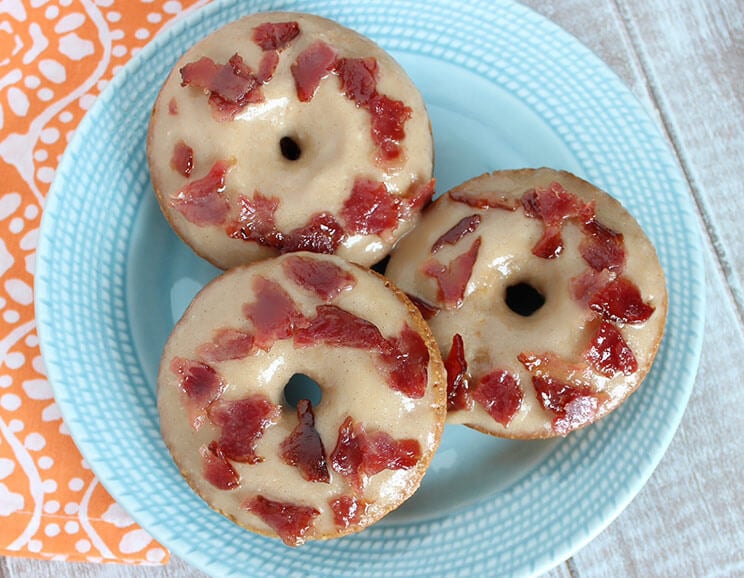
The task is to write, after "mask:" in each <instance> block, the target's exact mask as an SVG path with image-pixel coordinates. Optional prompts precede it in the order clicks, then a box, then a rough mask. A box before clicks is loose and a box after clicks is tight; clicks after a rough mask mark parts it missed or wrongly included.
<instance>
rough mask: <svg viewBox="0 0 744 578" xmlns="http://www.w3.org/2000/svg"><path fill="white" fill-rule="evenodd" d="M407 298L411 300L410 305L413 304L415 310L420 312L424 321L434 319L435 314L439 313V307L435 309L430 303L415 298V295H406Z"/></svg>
mask: <svg viewBox="0 0 744 578" xmlns="http://www.w3.org/2000/svg"><path fill="white" fill-rule="evenodd" d="M406 295H407V296H408V298H409V299H410V300H411V303H413V304H414V305H415V306H416V308H417V309H418V310H419V311H420V312H421V316H422V317H423V318H424V319H426V320H427V321H428V320H429V319H431V318H432V317H434V316H435V315H436V314H437V313H439V311H440V309H439V307H436V306H435V305H432V304H431V303H427V302H426V301H424V300H423V299H420V298H419V297H416V296H415V295H411V294H410V293H406Z"/></svg>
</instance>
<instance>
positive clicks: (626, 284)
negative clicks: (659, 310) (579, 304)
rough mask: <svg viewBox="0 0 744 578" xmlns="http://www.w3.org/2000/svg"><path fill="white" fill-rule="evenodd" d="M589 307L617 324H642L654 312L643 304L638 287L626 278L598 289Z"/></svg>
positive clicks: (619, 278) (646, 304)
mask: <svg viewBox="0 0 744 578" xmlns="http://www.w3.org/2000/svg"><path fill="white" fill-rule="evenodd" d="M589 307H590V308H591V309H592V310H593V311H596V312H598V313H599V314H600V315H602V317H604V318H605V319H608V320H610V321H615V322H617V323H631V324H632V323H643V322H644V321H647V320H648V318H649V317H651V315H652V314H653V312H654V311H655V308H654V307H652V306H651V305H649V304H648V303H645V302H644V301H643V297H642V296H641V291H640V289H638V286H637V285H636V284H635V283H633V282H632V281H631V280H630V279H628V278H626V277H618V278H617V279H615V280H614V281H612V282H610V283H609V284H607V285H605V286H604V287H603V288H602V289H600V290H599V291H598V292H597V293H595V294H594V296H593V297H592V298H591V301H589Z"/></svg>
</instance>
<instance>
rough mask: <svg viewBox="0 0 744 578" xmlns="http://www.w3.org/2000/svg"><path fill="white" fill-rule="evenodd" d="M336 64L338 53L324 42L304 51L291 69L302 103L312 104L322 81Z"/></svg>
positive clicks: (319, 41) (315, 43)
mask: <svg viewBox="0 0 744 578" xmlns="http://www.w3.org/2000/svg"><path fill="white" fill-rule="evenodd" d="M335 64H336V51H335V50H334V49H333V48H331V47H330V46H329V45H328V44H326V43H325V42H323V41H322V40H318V41H316V42H314V43H313V44H311V45H310V46H308V47H307V48H306V49H305V50H303V51H302V52H301V53H300V54H299V56H297V60H296V61H295V62H294V63H293V64H292V66H291V67H290V69H291V71H292V76H293V77H294V80H295V86H296V88H297V98H299V99H300V102H310V101H311V100H312V98H313V96H315V91H316V90H318V86H320V81H321V80H323V79H324V78H325V77H326V76H328V75H329V74H330V73H331V72H332V71H333V68H334V66H335Z"/></svg>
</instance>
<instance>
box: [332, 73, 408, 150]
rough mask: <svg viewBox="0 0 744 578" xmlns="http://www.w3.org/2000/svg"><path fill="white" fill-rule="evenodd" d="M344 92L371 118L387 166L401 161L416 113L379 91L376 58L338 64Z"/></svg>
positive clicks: (374, 133)
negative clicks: (408, 123) (407, 126)
mask: <svg viewBox="0 0 744 578" xmlns="http://www.w3.org/2000/svg"><path fill="white" fill-rule="evenodd" d="M334 72H335V73H336V74H337V75H338V77H339V81H340V83H341V89H342V90H343V91H344V94H345V95H346V96H347V98H349V99H350V100H352V101H354V103H355V104H356V105H357V106H358V107H360V108H363V109H365V110H366V111H367V112H369V114H370V121H371V134H372V142H374V144H375V146H376V147H377V158H378V161H380V162H381V163H383V164H387V163H390V162H392V161H398V160H400V158H401V155H402V149H401V147H400V143H401V141H402V140H403V139H404V138H405V136H406V133H405V123H406V121H408V120H410V119H411V117H412V116H413V110H412V109H411V108H410V107H408V106H406V105H405V104H404V103H403V102H401V101H400V100H394V99H392V98H390V97H388V96H386V95H384V94H380V93H379V92H378V91H377V76H378V66H377V60H375V59H374V58H342V59H339V60H338V62H337V63H336V66H335V69H334Z"/></svg>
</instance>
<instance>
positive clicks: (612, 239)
mask: <svg viewBox="0 0 744 578" xmlns="http://www.w3.org/2000/svg"><path fill="white" fill-rule="evenodd" d="M583 230H584V234H585V236H584V238H583V239H582V240H581V243H580V244H579V252H580V253H581V256H582V257H583V258H584V261H586V262H587V263H588V264H589V266H590V267H591V268H592V269H594V270H595V271H601V270H602V269H607V270H609V271H613V272H615V273H618V274H619V273H621V272H622V270H623V268H624V267H625V243H624V242H623V235H622V233H618V232H616V231H613V230H612V229H610V228H609V227H605V226H604V225H603V224H602V223H600V222H599V221H598V220H597V219H596V218H594V219H591V220H590V221H588V222H586V223H584V225H583Z"/></svg>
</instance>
